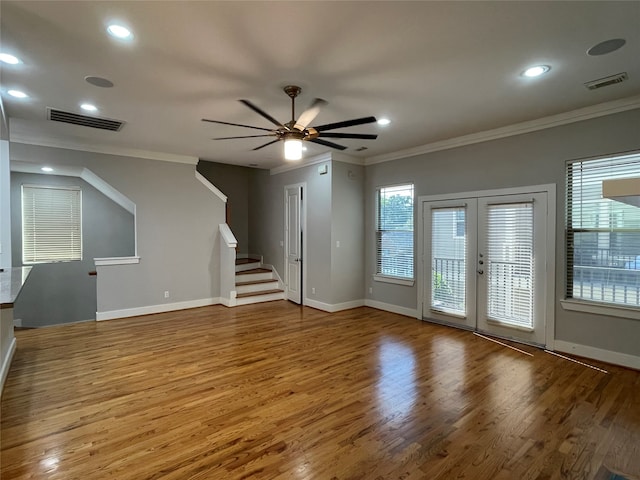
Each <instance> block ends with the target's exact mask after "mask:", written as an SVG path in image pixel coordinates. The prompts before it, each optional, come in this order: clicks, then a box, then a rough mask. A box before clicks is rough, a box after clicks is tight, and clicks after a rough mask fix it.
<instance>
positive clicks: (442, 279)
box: [422, 193, 547, 345]
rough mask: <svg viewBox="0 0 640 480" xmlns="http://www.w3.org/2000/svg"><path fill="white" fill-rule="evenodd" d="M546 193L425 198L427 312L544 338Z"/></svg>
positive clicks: (470, 325)
mask: <svg viewBox="0 0 640 480" xmlns="http://www.w3.org/2000/svg"><path fill="white" fill-rule="evenodd" d="M546 202H547V194H546V193H528V194H525V195H520V194H517V195H500V196H487V197H473V198H459V199H452V200H443V201H433V202H424V203H423V211H422V215H423V237H422V238H423V242H424V245H423V256H422V262H423V268H422V272H423V278H422V285H423V297H422V299H423V301H422V317H423V318H424V319H427V320H433V321H436V322H440V323H445V324H449V325H453V326H456V327H460V328H465V329H469V330H476V331H481V332H485V333H487V334H490V335H494V336H498V337H502V338H509V339H513V340H516V341H519V342H523V343H529V344H535V345H544V343H545V338H546V337H545V333H546V332H545V327H546V325H545V302H546V297H545V291H546V290H545V278H546V251H545V244H546V236H547V232H546V225H547V224H546V215H547V203H546Z"/></svg>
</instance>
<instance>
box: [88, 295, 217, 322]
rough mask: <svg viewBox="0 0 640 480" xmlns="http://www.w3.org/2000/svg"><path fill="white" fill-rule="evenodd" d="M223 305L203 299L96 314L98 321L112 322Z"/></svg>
mask: <svg viewBox="0 0 640 480" xmlns="http://www.w3.org/2000/svg"><path fill="white" fill-rule="evenodd" d="M220 303H222V302H221V299H220V298H219V297H215V298H201V299H199V300H188V301H186V302H176V303H163V304H160V305H148V306H146V307H135V308H125V309H123V310H109V311H106V312H96V320H97V321H102V320H111V319H114V318H125V317H137V316H139V315H149V314H152V313H163V312H172V311H174V310H185V309H187V308H197V307H206V306H209V305H218V304H220Z"/></svg>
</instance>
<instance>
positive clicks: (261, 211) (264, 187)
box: [249, 161, 364, 305]
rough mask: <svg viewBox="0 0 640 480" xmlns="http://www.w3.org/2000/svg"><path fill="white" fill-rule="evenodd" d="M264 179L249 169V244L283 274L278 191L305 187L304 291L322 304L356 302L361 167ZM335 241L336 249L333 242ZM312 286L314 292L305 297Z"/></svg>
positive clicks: (337, 166)
mask: <svg viewBox="0 0 640 480" xmlns="http://www.w3.org/2000/svg"><path fill="white" fill-rule="evenodd" d="M325 164H326V165H327V167H328V172H327V173H326V174H324V175H320V174H319V173H318V167H320V166H321V165H323V164H316V165H311V166H308V167H302V168H299V169H296V170H291V171H288V172H283V173H280V174H276V175H270V174H269V172H268V171H266V170H254V171H253V172H252V176H251V188H250V189H249V192H250V193H249V199H250V201H249V245H250V250H251V252H254V253H258V254H262V255H263V256H264V261H265V263H269V264H272V265H274V266H275V267H276V270H277V271H278V273H280V275H281V276H282V275H283V274H284V263H285V261H284V248H283V247H281V246H280V242H281V241H283V240H284V187H285V186H286V185H294V184H297V183H306V185H307V190H306V192H305V196H304V203H305V204H306V212H307V231H306V232H304V235H305V236H306V247H307V250H306V264H305V265H304V266H303V268H304V269H305V271H306V275H307V291H306V292H304V297H305V298H309V299H311V300H315V301H317V302H322V303H325V304H328V305H335V304H338V303H344V302H350V301H354V300H362V298H363V296H362V294H363V290H364V280H363V279H364V217H363V210H364V167H362V166H359V165H353V164H348V163H343V162H338V161H327V162H325ZM338 241H339V242H340V247H338V246H337V242H338ZM313 288H315V294H314V293H311V292H312V289H313Z"/></svg>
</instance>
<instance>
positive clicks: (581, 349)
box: [553, 339, 640, 370]
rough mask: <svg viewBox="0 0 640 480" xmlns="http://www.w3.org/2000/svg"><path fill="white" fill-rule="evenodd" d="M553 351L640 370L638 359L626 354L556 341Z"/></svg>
mask: <svg viewBox="0 0 640 480" xmlns="http://www.w3.org/2000/svg"><path fill="white" fill-rule="evenodd" d="M553 350H554V351H555V352H563V353H572V354H574V355H578V356H580V357H585V358H592V359H593V360H600V361H601V362H607V363H612V364H614V365H620V366H623V367H628V368H633V369H635V370H640V357H638V356H635V355H629V354H628V353H620V352H614V351H612V350H603V349H602V348H596V347H591V346H589V345H580V344H578V343H571V342H565V341H563V340H557V339H556V340H555V341H554V349H553Z"/></svg>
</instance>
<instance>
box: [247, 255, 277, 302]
mask: <svg viewBox="0 0 640 480" xmlns="http://www.w3.org/2000/svg"><path fill="white" fill-rule="evenodd" d="M274 300H284V290H282V288H281V286H280V282H279V280H278V277H277V276H276V274H275V272H274V271H273V269H272V268H271V267H269V266H267V265H264V264H262V262H261V260H260V259H258V258H252V257H249V258H246V257H245V258H237V259H236V298H235V305H236V306H237V305H249V304H251V303H261V302H271V301H274Z"/></svg>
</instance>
